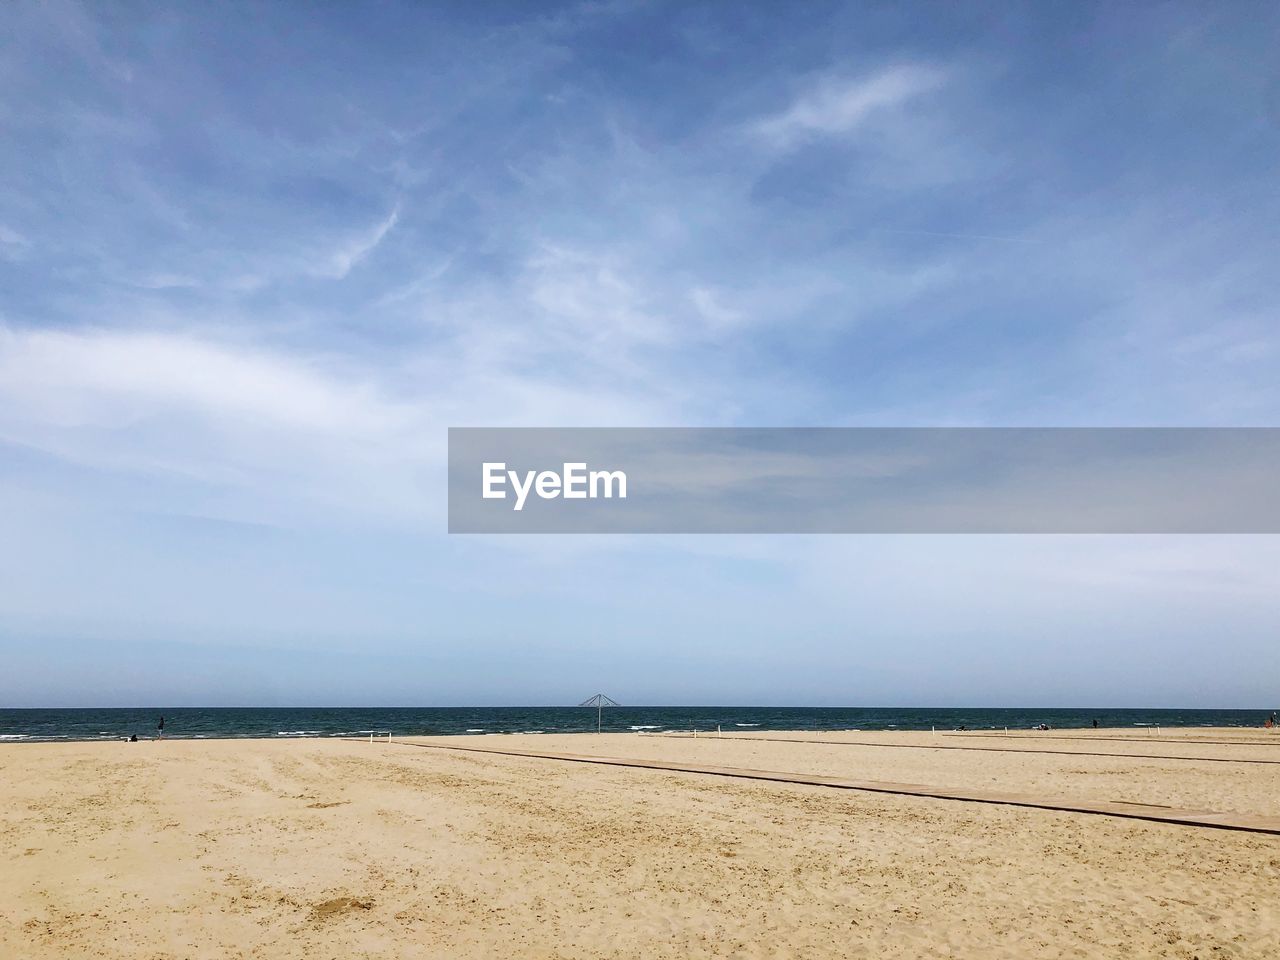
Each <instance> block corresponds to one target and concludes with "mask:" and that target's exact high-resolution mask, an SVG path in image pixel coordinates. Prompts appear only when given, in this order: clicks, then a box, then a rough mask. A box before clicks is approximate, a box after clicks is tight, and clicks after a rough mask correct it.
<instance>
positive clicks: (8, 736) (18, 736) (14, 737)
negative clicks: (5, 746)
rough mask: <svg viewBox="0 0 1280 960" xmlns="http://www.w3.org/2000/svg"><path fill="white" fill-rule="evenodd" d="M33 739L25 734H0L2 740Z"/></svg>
mask: <svg viewBox="0 0 1280 960" xmlns="http://www.w3.org/2000/svg"><path fill="white" fill-rule="evenodd" d="M30 739H31V737H30V735H28V734H25V733H0V740H30Z"/></svg>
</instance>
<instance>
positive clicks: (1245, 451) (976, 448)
mask: <svg viewBox="0 0 1280 960" xmlns="http://www.w3.org/2000/svg"><path fill="white" fill-rule="evenodd" d="M1278 480H1280V428H1270V427H1268V428H1225V429H1223V428H1107V429H1094V428H1010V429H1005V428H905V429H902V428H892V429H890V428H883V429H882V428H848V429H846V428H834V429H825V428H815V429H808V428H804V429H793V428H779V429H749V430H739V429H711V428H708V429H702V428H696V429H683V428H659V429H647V428H646V429H597V428H583V429H559V428H545V429H544V428H537V429H507V428H453V429H450V430H449V532H450V533H1280V498H1278V497H1277V490H1278V489H1280V484H1278V482H1277V481H1278ZM486 493H487V494H488V495H487V496H486Z"/></svg>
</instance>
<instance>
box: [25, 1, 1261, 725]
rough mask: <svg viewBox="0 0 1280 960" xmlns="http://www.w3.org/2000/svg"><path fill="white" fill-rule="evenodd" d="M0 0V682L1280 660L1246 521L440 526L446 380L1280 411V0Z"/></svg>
mask: <svg viewBox="0 0 1280 960" xmlns="http://www.w3.org/2000/svg"><path fill="white" fill-rule="evenodd" d="M0 21H3V30H0V125H2V128H3V135H2V136H0V173H2V179H0V496H3V500H2V501H0V646H2V647H3V649H4V650H5V660H6V669H5V670H4V671H2V672H0V703H3V704H6V705H13V706H22V705H44V704H68V705H78V704H101V705H114V704H141V703H166V704H184V703H190V704H238V703H250V704H256V703H263V704H322V703H323V704H348V703H352V704H377V703H386V704H484V703H565V702H577V700H580V699H581V698H582V697H583V696H586V694H587V693H590V692H594V691H595V690H597V689H603V690H605V691H606V692H609V693H610V694H612V695H613V696H615V697H616V698H617V699H619V700H621V701H623V702H629V703H643V702H648V703H661V702H674V703H689V702H694V703H700V702H706V703H716V702H718V703H825V704H920V705H928V704H937V705H951V704H1010V705H1017V704H1073V705H1074V704H1079V705H1094V704H1098V705H1102V704H1114V705H1142V704H1150V705H1165V704H1167V705H1186V706H1197V705H1199V706H1270V705H1272V704H1274V702H1275V700H1276V699H1277V696H1278V695H1277V692H1276V689H1275V675H1274V671H1268V670H1265V669H1261V667H1262V666H1263V665H1265V664H1270V663H1274V659H1275V649H1276V643H1277V641H1278V638H1280V572H1278V571H1280V545H1277V543H1276V542H1275V540H1274V538H1268V537H951V538H947V537H920V536H916V537H844V538H841V537H719V538H716V537H708V538H697V537H661V538H620V537H610V538H603V537H602V538H556V537H526V538H497V537H493V538H461V537H452V538H450V537H448V536H447V535H446V534H445V533H444V527H445V507H446V503H445V468H444V454H445V441H446V433H445V431H446V429H447V427H449V426H482V425H494V426H522V425H523V426H785V425H803V426H843V425H885V426H913V425H930V426H937V425H1026V426H1054V425H1081V426H1086V425H1087V426H1105V425H1124V426H1146V425H1151V426H1165V425H1198V426H1217V425H1241V426H1270V425H1275V424H1276V423H1277V422H1278V417H1277V414H1278V413H1280V387H1278V386H1277V385H1278V384H1280V322H1278V321H1280V318H1278V317H1277V311H1276V304H1277V301H1278V297H1277V295H1278V294H1280V280H1278V279H1277V273H1276V271H1275V263H1276V262H1277V259H1278V258H1277V253H1278V252H1280V243H1278V242H1277V241H1278V240H1280V237H1278V234H1280V193H1278V192H1277V190H1276V189H1275V188H1276V182H1277V174H1278V169H1277V157H1278V156H1280V149H1278V148H1280V74H1278V73H1277V68H1276V66H1275V58H1274V50H1275V48H1276V44H1277V41H1278V40H1280V13H1278V12H1277V10H1276V9H1275V7H1274V6H1272V5H1266V4H1261V3H1258V4H1249V3H1237V4H1230V5H1219V6H1206V5H1197V4H1178V3H1163V4H1123V5H1117V4H1098V5H1090V4H1084V3H1079V4H1032V3H1028V4H1008V3H1000V4H990V5H986V4H978V3H972V4H961V5H956V4H936V5H934V4H884V5H876V4H858V5H840V4H830V5H826V4H818V3H814V4H805V5H799V6H795V5H792V6H789V7H788V6H784V5H782V4H757V5H747V4H719V3H710V4H658V3H598V4H588V3H580V4H568V5H550V4H548V5H533V4H506V5H504V4H483V5H461V4H458V5H435V6H426V5H407V4H406V5H396V4H377V5H355V4H344V5H321V6H315V5H307V6H290V5H286V4H275V5H233V4H219V5H179V6H161V5H142V4H120V5H108V4H94V5H83V6H82V5H75V4H67V3H43V4H6V5H5V6H4V9H3V10H2V11H0Z"/></svg>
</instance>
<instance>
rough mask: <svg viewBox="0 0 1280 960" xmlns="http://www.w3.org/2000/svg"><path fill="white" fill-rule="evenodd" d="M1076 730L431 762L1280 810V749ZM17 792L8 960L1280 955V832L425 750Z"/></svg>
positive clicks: (89, 770) (1218, 734)
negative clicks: (611, 759) (735, 770)
mask: <svg viewBox="0 0 1280 960" xmlns="http://www.w3.org/2000/svg"><path fill="white" fill-rule="evenodd" d="M1059 733H1060V732H1055V734H1054V735H1052V736H1043V735H1042V736H1036V737H1025V736H1018V737H1010V738H1004V737H1001V738H999V740H1000V742H999V743H996V742H993V741H994V739H995V738H985V737H980V736H977V735H972V736H968V737H955V736H943V735H941V734H939V735H938V736H937V737H934V736H931V735H930V734H868V733H848V734H822V735H800V734H795V735H792V734H785V735H779V734H773V733H770V734H758V735H756V739H742V740H738V739H732V740H730V739H724V740H717V739H715V738H708V737H705V736H704V737H700V738H699V739H698V740H696V741H695V740H692V739H689V738H670V737H645V736H637V735H625V734H612V735H611V734H605V735H603V736H595V735H576V736H538V737H528V736H526V737H520V736H491V737H466V738H462V737H459V738H448V739H447V740H435V741H423V742H432V743H436V744H440V743H442V742H443V743H448V744H453V745H468V744H470V745H475V746H481V747H485V748H495V747H496V748H500V749H510V750H526V751H534V750H537V751H547V752H552V751H563V752H568V753H577V754H588V753H589V754H595V755H599V756H616V757H643V758H650V759H657V760H663V759H668V760H673V761H679V762H686V763H687V762H695V761H696V762H700V763H706V764H718V765H724V766H751V767H757V768H764V769H772V770H777V771H791V772H797V773H802V772H810V773H825V774H828V775H839V776H848V777H857V778H860V779H885V780H896V781H904V780H905V781H911V782H917V783H933V784H937V785H939V786H951V787H965V788H966V789H971V790H974V791H978V790H980V789H1001V790H1016V791H1019V792H1037V791H1038V792H1039V793H1042V794H1050V793H1051V794H1053V795H1056V796H1058V795H1060V796H1073V797H1079V798H1093V799H1112V800H1115V799H1119V800H1129V801H1132V802H1145V803H1152V802H1159V803H1178V804H1184V805H1195V806H1199V807H1203V808H1207V809H1212V810H1235V811H1239V812H1241V813H1247V814H1258V815H1275V814H1278V813H1280V805H1278V802H1277V798H1280V789H1278V788H1280V765H1277V764H1269V763H1257V762H1247V763H1244V762H1235V761H1240V760H1253V761H1256V760H1268V759H1280V737H1276V738H1268V735H1267V734H1264V733H1263V732H1262V731H1257V732H1256V733H1251V732H1248V731H1195V732H1194V734H1191V733H1184V734H1178V735H1176V736H1175V735H1172V734H1171V733H1170V731H1163V733H1164V734H1165V738H1164V739H1163V740H1157V739H1155V738H1152V737H1150V736H1149V735H1148V736H1147V737H1146V738H1145V739H1138V738H1132V736H1131V734H1132V731H1123V732H1122V731H1099V732H1098V734H1096V735H1095V734H1094V733H1093V731H1089V732H1088V734H1087V735H1082V736H1081V738H1080V739H1076V738H1074V737H1072V738H1069V739H1068V738H1063V739H1059V738H1058V734H1059ZM766 737H767V738H770V739H763V738H766ZM774 738H777V739H783V740H797V741H808V742H774ZM852 740H858V741H862V742H861V743H856V744H855V743H850V742H847V741H852ZM1214 740H1218V741H1232V742H1217V743H1214V742H1210V741H1214ZM1236 740H1245V741H1250V742H1234V741H1236ZM835 741H846V742H835ZM1006 741H1013V742H1012V743H1009V742H1006ZM943 745H945V746H962V747H997V748H999V749H996V750H985V749H984V750H978V749H965V750H942V749H937V748H936V747H938V746H943ZM922 748H924V749H922ZM1006 748H1008V749H1006ZM1039 750H1047V751H1053V752H1045V753H1041V752H1032V751H1039ZM1058 751H1061V752H1058ZM1099 751H1105V752H1110V753H1126V756H1124V757H1103V756H1093V755H1091V752H1099ZM1137 753H1145V754H1165V755H1167V756H1168V757H1186V756H1196V757H1202V758H1204V759H1163V758H1157V759H1152V758H1149V757H1136V756H1134V754H1137ZM1210 758H1214V759H1210ZM1223 759H1228V760H1231V761H1233V762H1228V763H1224V762H1215V761H1221V760H1223ZM0 793H2V797H0V801H2V802H0V864H2V865H3V869H0V904H3V906H2V907H0V957H3V958H6V960H7V958H10V957H13V958H22V960H26V958H32V960H40V958H52V957H58V958H64V957H108V958H114V957H130V958H162V957H163V958H175V960H176V958H196V957H210V958H212V957H219V958H221V957H261V958H295V957H296V958H303V957H306V958H314V957H333V958H343V960H345V958H352V957H379V958H381V957H404V958H409V957H415V958H417V957H432V958H435V957H440V958H472V957H475V958H479V957H494V956H504V957H539V958H550V957H565V958H569V957H573V958H594V957H637V958H638V957H646V958H649V957H704V956H706V957H710V956H717V957H721V956H722V957H798V958H799V957H803V958H821V957H846V956H848V957H864V956H865V957H973V958H999V957H1019V958H1022V957H1182V958H1191V957H1200V958H1204V960H1208V958H1217V957H1275V956H1280V837H1277V836H1272V835H1264V834H1253V833H1243V832H1230V831H1224V830H1215V829H1208V828H1202V827H1187V826H1178V825H1169V824H1156V823H1148V822H1143V821H1138V820H1128V819H1121V818H1114V817H1108V816H1099V815H1088V814H1078V813H1058V812H1051V811H1046V810H1034V809H1023V808H1015V807H1007V806H996V805H988V804H981V803H967V802H961V801H955V800H939V799H930V798H921V797H899V796H891V795H884V794H875V793H865V792H856V791H843V790H833V789H830V788H826V787H814V786H799V785H789V784H776V783H763V782H756V781H750V780H736V779H729V778H725V777H717V776H707V775H700V774H693V773H670V772H664V771H658V770H636V769H625V768H618V767H608V766H597V765H586V764H577V763H565V762H559V761H554V760H543V759H530V758H526V757H510V756H495V755H489V754H473V753H460V752H456V751H442V750H438V749H428V748H424V747H420V746H416V745H414V744H413V743H408V742H406V743H392V744H390V745H388V744H386V743H377V744H373V745H371V744H369V743H367V742H350V741H339V740H290V741H245V740H240V741H174V740H170V741H166V742H163V743H154V742H142V743H134V744H129V743H92V744H15V745H8V746H5V747H3V748H0Z"/></svg>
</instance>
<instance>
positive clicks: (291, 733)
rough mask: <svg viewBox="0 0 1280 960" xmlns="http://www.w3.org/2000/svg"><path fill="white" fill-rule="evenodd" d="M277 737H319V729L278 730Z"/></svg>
mask: <svg viewBox="0 0 1280 960" xmlns="http://www.w3.org/2000/svg"><path fill="white" fill-rule="evenodd" d="M276 736H277V737H318V736H320V731H319V730H277V731H276Z"/></svg>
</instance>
